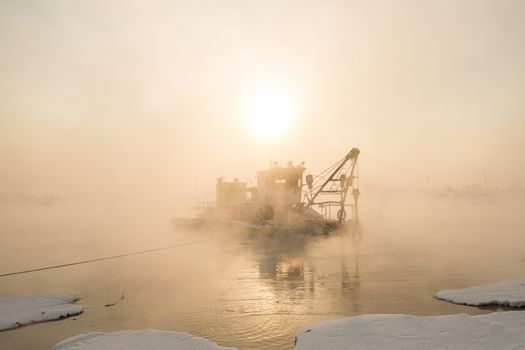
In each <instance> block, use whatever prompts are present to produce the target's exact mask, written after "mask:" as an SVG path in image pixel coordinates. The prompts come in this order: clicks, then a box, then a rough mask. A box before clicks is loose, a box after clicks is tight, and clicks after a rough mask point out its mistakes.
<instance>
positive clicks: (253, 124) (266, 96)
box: [242, 87, 295, 140]
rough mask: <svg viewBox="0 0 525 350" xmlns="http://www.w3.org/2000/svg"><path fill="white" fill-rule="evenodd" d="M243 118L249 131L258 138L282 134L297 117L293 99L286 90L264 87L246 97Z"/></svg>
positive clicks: (263, 138)
mask: <svg viewBox="0 0 525 350" xmlns="http://www.w3.org/2000/svg"><path fill="white" fill-rule="evenodd" d="M243 107H244V108H243V111H242V114H243V118H244V122H245V125H246V127H247V129H248V131H249V132H250V133H251V134H252V135H253V136H255V137H256V138H258V139H262V140H272V139H275V138H277V137H279V136H282V135H283V134H284V133H285V132H286V131H287V130H288V128H289V127H290V124H291V123H292V119H293V118H294V117H295V108H294V103H293V99H292V98H291V96H290V95H289V94H288V93H287V92H286V91H284V90H281V89H279V88H275V87H264V88H260V89H257V90H254V91H252V92H251V93H249V94H248V95H247V96H246V97H245V99H244V106H243Z"/></svg>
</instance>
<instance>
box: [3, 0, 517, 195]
mask: <svg viewBox="0 0 525 350" xmlns="http://www.w3.org/2000/svg"><path fill="white" fill-rule="evenodd" d="M523 13H525V2H523V1H473V0H463V1H444V2H443V1H440V2H437V1H396V2H391V1H372V2H361V1H350V2H347V1H329V2H317V1H300V2H299V1H267V2H244V1H233V0H232V1H225V2H220V3H217V2H210V1H191V2H185V1H154V2H150V1H134V2H128V1H112V2H109V3H108V2H104V1H90V2H70V1H53V2H46V1H16V2H15V1H13V2H8V1H2V2H0V40H1V42H2V55H0V75H1V76H2V79H1V80H0V164H1V168H2V171H1V172H0V193H16V192H29V193H33V192H34V193H54V194H58V195H63V194H71V193H78V192H116V193H126V192H133V191H137V192H143V193H165V192H167V193H178V192H180V191H184V190H187V188H188V186H190V187H191V186H193V188H195V191H196V193H200V194H201V195H202V193H208V192H210V191H213V188H214V185H215V179H216V178H217V177H219V176H222V175H224V176H225V177H227V178H233V177H234V176H237V177H239V178H241V179H243V180H245V179H247V178H253V176H254V175H255V171H257V170H260V169H263V168H265V167H267V166H268V161H269V157H271V158H272V159H273V160H277V161H279V162H280V164H286V162H287V161H288V160H292V161H294V162H296V163H298V162H301V161H306V166H307V168H308V172H312V173H314V174H315V173H316V172H319V171H320V170H323V169H324V168H325V167H326V166H328V165H329V164H332V163H333V162H334V161H335V160H337V159H339V158H341V157H342V156H343V155H344V154H345V153H346V152H348V150H349V149H350V148H352V147H359V148H360V149H361V152H362V153H361V175H362V185H364V186H366V185H367V184H381V185H385V186H408V185H416V186H424V185H426V183H427V179H429V180H428V181H430V182H431V183H432V184H444V183H448V184H452V185H455V186H461V185H464V184H472V183H482V182H483V177H484V174H485V173H486V174H487V177H488V179H489V180H488V181H489V184H490V185H491V186H499V187H510V188H512V187H520V188H523V187H525V182H524V180H523V179H524V175H525V157H524V156H523V150H524V149H525V137H524V136H523V132H524V131H525V104H524V102H523V101H524V99H523V92H524V91H525V40H523V38H524V37H525V22H524V21H523ZM260 86H272V87H275V88H277V89H282V90H286V91H287V93H288V94H289V95H290V96H292V98H293V101H294V105H295V107H296V113H295V117H294V118H293V120H291V122H290V126H289V129H288V130H287V131H286V132H285V133H283V134H282V135H281V136H280V137H278V138H275V139H274V140H271V141H264V140H259V139H257V138H255V137H253V135H252V134H250V132H249V131H248V130H247V128H246V127H245V125H244V124H243V116H242V113H241V109H242V105H243V103H244V100H245V98H246V97H245V96H246V94H248V93H249V92H250V91H251V90H253V89H257V88H259V87H260ZM200 191H202V193H201V192H200Z"/></svg>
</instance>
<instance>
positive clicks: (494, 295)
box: [435, 280, 525, 307]
mask: <svg viewBox="0 0 525 350" xmlns="http://www.w3.org/2000/svg"><path fill="white" fill-rule="evenodd" d="M435 297H436V298H438V299H442V300H446V301H450V302H452V303H455V304H465V305H473V306H482V305H501V306H510V307H525V280H520V281H509V282H501V283H496V284H489V285H486V286H481V287H471V288H465V289H453V290H444V291H440V292H437V293H436V295H435Z"/></svg>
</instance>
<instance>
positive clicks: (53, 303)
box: [0, 294, 82, 331]
mask: <svg viewBox="0 0 525 350" xmlns="http://www.w3.org/2000/svg"><path fill="white" fill-rule="evenodd" d="M79 299H80V298H78V297H75V296H69V295H55V294H43V295H30V296H22V297H12V298H0V331H5V330H7V329H13V328H17V327H20V326H23V325H27V324H31V323H36V322H43V321H50V320H57V319H60V318H64V317H68V316H72V315H78V314H80V313H82V306H80V305H75V304H72V303H74V302H75V301H77V300H79Z"/></svg>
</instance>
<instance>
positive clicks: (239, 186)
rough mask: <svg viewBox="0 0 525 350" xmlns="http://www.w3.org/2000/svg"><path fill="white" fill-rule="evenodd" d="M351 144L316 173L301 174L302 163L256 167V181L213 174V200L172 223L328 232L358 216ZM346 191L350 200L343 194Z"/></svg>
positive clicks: (354, 154) (354, 152) (356, 152)
mask: <svg viewBox="0 0 525 350" xmlns="http://www.w3.org/2000/svg"><path fill="white" fill-rule="evenodd" d="M359 153H360V151H359V149H357V148H353V149H352V150H351V151H350V152H348V154H346V156H344V157H343V158H342V159H340V160H339V161H337V162H336V163H334V164H333V165H331V166H330V167H329V168H327V169H326V170H324V171H323V172H322V173H321V174H319V175H316V176H313V175H306V176H305V177H304V178H303V175H304V172H305V170H306V168H305V166H304V162H303V163H301V164H300V165H297V166H294V165H293V163H292V162H288V164H287V166H286V167H281V166H279V165H278V163H277V162H274V163H273V164H272V166H271V167H270V169H266V170H261V171H258V172H257V186H255V187H248V186H247V184H246V182H241V181H239V180H238V179H237V178H236V179H234V180H233V181H231V182H228V181H224V179H222V178H219V179H218V180H217V187H216V201H215V202H201V203H198V205H197V208H198V210H199V213H198V215H197V217H196V218H192V219H173V220H172V221H173V224H174V225H175V226H177V227H185V228H198V227H208V226H214V227H215V226H223V225H226V226H237V227H241V228H246V229H251V230H257V231H263V232H270V233H273V232H283V231H289V232H303V233H324V234H326V233H329V232H332V231H336V230H341V229H343V228H348V227H352V225H353V224H355V223H356V222H357V217H358V207H357V203H358V198H359V194H360V192H359V181H358V175H357V174H358V158H359ZM348 194H351V198H353V203H349V202H351V200H349V199H348V197H349V196H348Z"/></svg>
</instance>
